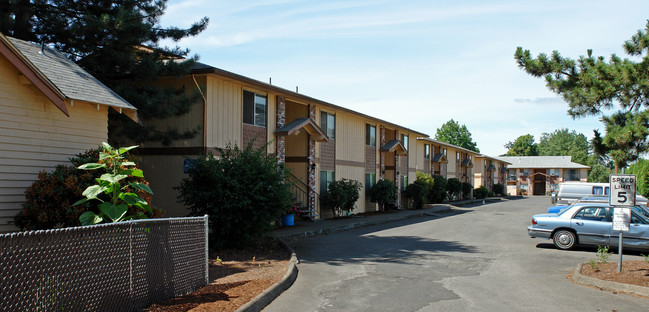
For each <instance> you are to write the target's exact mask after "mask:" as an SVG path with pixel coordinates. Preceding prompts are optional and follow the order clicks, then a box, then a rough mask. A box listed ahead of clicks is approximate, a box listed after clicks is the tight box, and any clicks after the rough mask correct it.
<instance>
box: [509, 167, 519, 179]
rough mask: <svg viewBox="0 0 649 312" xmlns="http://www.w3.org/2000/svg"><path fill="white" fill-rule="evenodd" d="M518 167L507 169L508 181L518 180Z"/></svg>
mask: <svg viewBox="0 0 649 312" xmlns="http://www.w3.org/2000/svg"><path fill="white" fill-rule="evenodd" d="M516 180H517V178H516V169H507V181H516Z"/></svg>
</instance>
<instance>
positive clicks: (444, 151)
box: [442, 148, 448, 157]
mask: <svg viewBox="0 0 649 312" xmlns="http://www.w3.org/2000/svg"><path fill="white" fill-rule="evenodd" d="M442 154H444V156H446V157H448V152H447V151H446V149H445V148H443V149H442Z"/></svg>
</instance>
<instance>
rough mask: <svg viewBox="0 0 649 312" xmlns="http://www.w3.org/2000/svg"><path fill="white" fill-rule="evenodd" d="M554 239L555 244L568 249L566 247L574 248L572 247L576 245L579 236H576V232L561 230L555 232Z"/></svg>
mask: <svg viewBox="0 0 649 312" xmlns="http://www.w3.org/2000/svg"><path fill="white" fill-rule="evenodd" d="M552 240H553V241H554V246H556V247H557V248H559V249H563V250H566V249H572V247H574V246H575V243H576V242H577V237H576V236H575V233H573V232H571V231H568V230H559V231H557V232H556V233H554V236H553V237H552Z"/></svg>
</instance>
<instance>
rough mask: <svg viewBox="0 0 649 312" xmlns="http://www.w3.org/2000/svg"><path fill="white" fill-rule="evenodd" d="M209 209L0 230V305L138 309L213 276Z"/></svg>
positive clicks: (36, 308)
mask: <svg viewBox="0 0 649 312" xmlns="http://www.w3.org/2000/svg"><path fill="white" fill-rule="evenodd" d="M207 257H208V254H207V215H206V216H204V217H194V218H170V219H148V220H138V221H129V222H119V223H111V224H102V225H95V226H84V227H74V228H64V229H55V230H45V231H29V232H16V233H9V234H1V235H0V311H136V310H138V309H140V308H143V307H146V306H149V305H150V304H152V303H155V302H160V301H163V300H166V299H168V298H171V297H175V296H180V295H184V294H187V293H190V292H192V291H194V290H196V289H198V288H200V287H202V286H205V285H206V284H207V283H208V281H209V280H208V270H207V259H208V258H207Z"/></svg>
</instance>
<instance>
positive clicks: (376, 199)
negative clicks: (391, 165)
mask: <svg viewBox="0 0 649 312" xmlns="http://www.w3.org/2000/svg"><path fill="white" fill-rule="evenodd" d="M370 200H371V201H372V202H373V203H378V204H379V207H380V208H381V210H382V211H385V210H386V209H387V208H388V207H390V206H392V205H394V202H396V201H397V186H396V185H394V182H392V181H389V180H379V181H378V182H376V184H374V186H372V188H371V189H370Z"/></svg>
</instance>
